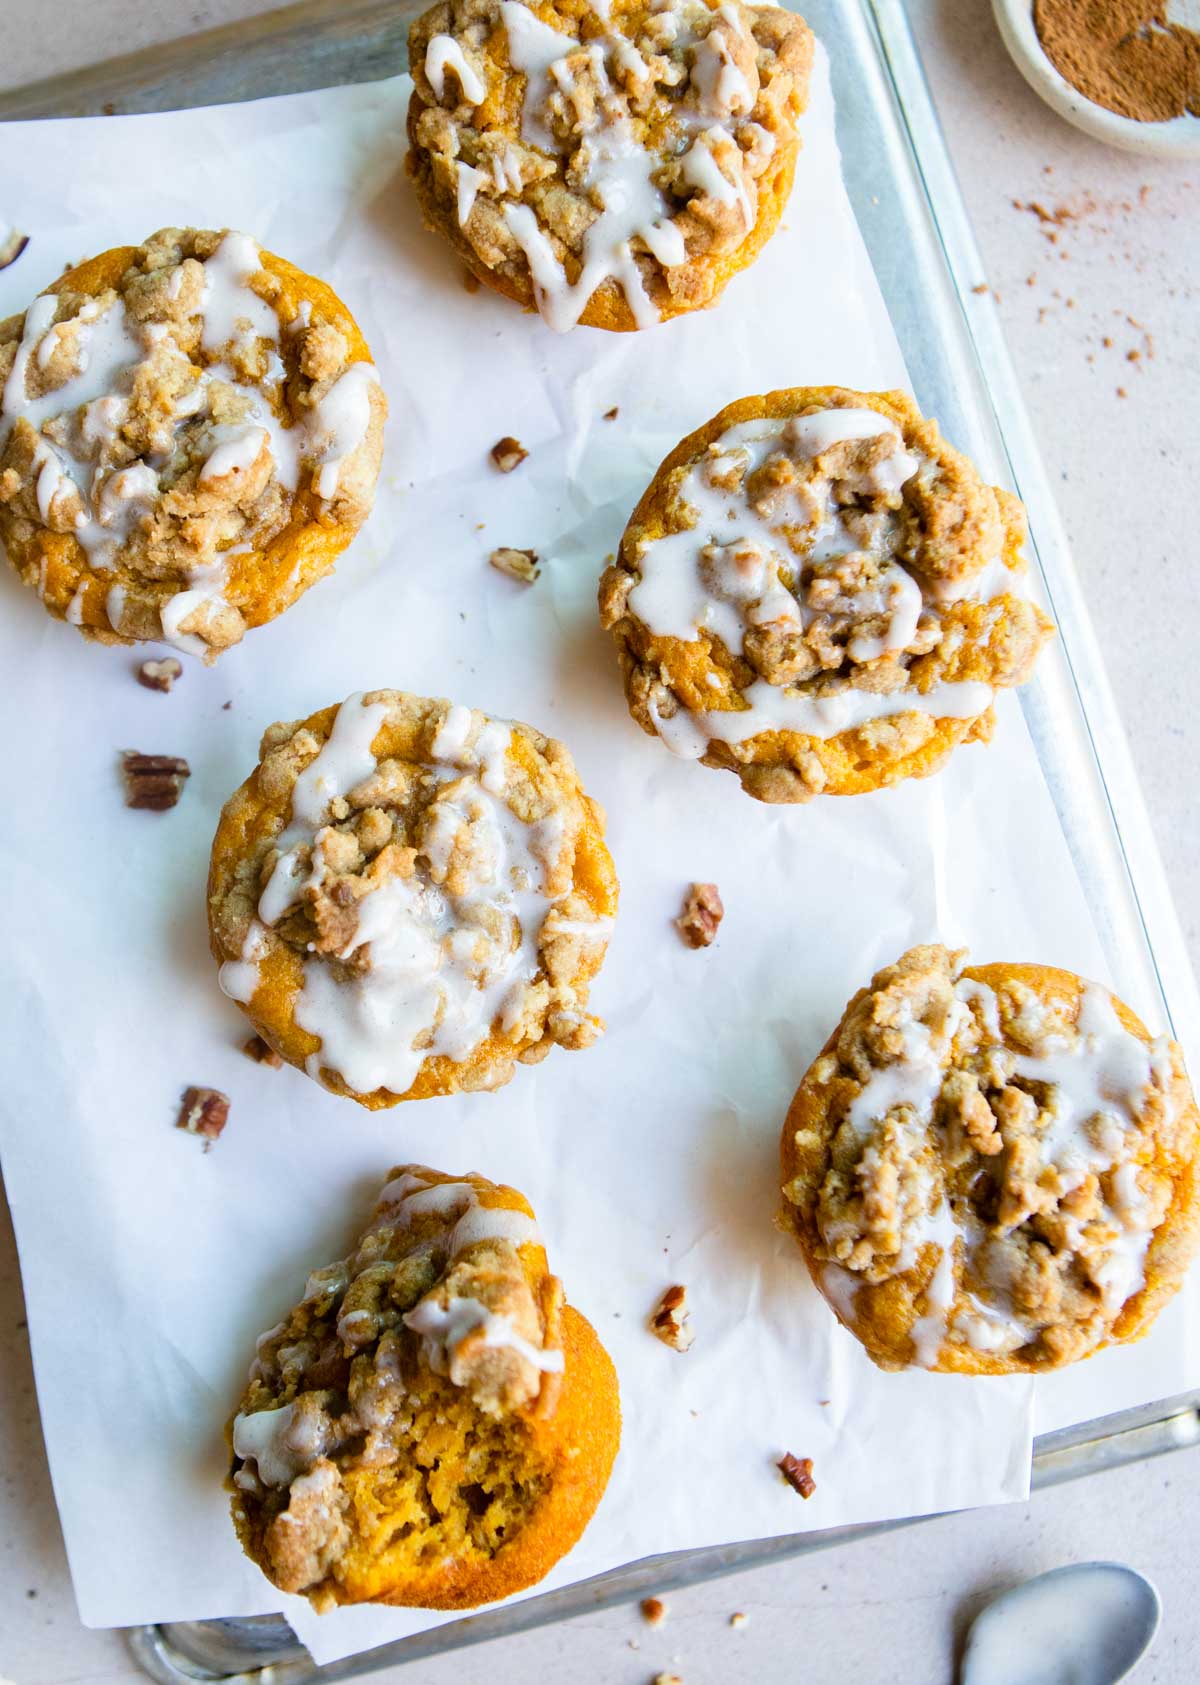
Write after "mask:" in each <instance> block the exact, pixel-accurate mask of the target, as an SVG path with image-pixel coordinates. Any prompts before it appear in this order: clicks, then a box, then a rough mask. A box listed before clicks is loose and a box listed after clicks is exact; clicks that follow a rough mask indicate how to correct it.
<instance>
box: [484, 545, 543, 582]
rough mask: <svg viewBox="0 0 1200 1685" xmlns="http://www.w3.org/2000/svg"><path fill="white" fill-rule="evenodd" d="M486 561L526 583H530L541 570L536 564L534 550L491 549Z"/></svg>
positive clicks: (501, 571)
mask: <svg viewBox="0 0 1200 1685" xmlns="http://www.w3.org/2000/svg"><path fill="white" fill-rule="evenodd" d="M488 561H489V562H490V563H491V564H492V566H493V567H494V568H496V569H497V570H498V571H499V572H500V573H506V574H507V575H508V577H509V578H510V579H519V580H521V581H522V582H523V583H524V584H526V585H532V584H533V582H534V580H535V579H536V578H537V576H538V574H539V573H540V572H541V571H542V570H541V568H540V567H539V566H538V557H537V551H536V550H493V551H492V553H491V555H490V556H489V557H488Z"/></svg>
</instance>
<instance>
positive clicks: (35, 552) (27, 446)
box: [0, 228, 386, 656]
mask: <svg viewBox="0 0 1200 1685" xmlns="http://www.w3.org/2000/svg"><path fill="white" fill-rule="evenodd" d="M117 255H119V254H117ZM107 269H109V270H113V272H112V273H111V274H110V275H108V274H107V271H106V268H105V259H104V258H100V259H96V260H94V261H93V262H92V263H91V264H85V265H83V266H81V268H80V269H79V270H76V271H72V273H71V274H69V275H68V276H67V277H66V278H65V280H64V281H63V282H62V283H61V284H60V286H59V287H58V288H57V289H56V290H54V291H53V292H49V293H43V294H42V295H41V296H40V297H39V298H37V299H35V300H34V302H33V304H32V305H31V306H30V307H29V309H28V310H27V311H26V312H25V314H24V315H23V316H17V317H12V318H10V319H9V320H8V321H6V322H4V323H0V386H2V387H3V399H2V401H0V537H3V539H4V541H5V544H6V546H7V547H8V550H9V553H10V555H11V558H12V560H13V563H14V565H15V566H17V568H18V569H19V571H20V572H21V573H22V576H23V577H27V578H28V580H29V581H30V582H31V583H33V584H34V585H35V586H36V587H37V588H38V590H39V592H40V594H41V595H42V597H43V600H44V601H45V602H46V604H47V606H48V607H50V608H52V609H53V610H55V611H56V612H62V613H63V614H64V615H65V617H66V618H67V619H68V620H71V621H73V623H75V624H77V625H79V626H80V627H81V628H82V629H83V630H84V631H86V632H88V633H90V634H91V635H94V636H100V637H103V638H112V637H120V638H123V639H138V638H154V639H165V640H167V641H169V642H172V643H174V644H176V645H177V646H178V647H180V648H182V649H185V650H188V651H189V652H191V653H194V654H199V655H204V656H209V655H211V654H213V653H215V652H217V651H219V650H221V649H225V648H227V647H228V646H229V645H230V644H233V643H236V642H237V641H238V640H239V639H240V638H241V636H242V634H243V632H244V630H245V628H246V625H247V624H248V623H253V622H254V621H255V620H256V619H261V618H266V617H268V613H269V612H274V610H270V611H268V610H267V609H266V606H265V604H264V603H262V602H260V601H258V600H256V598H255V593H254V590H253V589H252V587H254V586H255V585H257V586H258V588H259V591H260V594H261V591H262V587H263V585H264V583H265V584H266V585H267V586H268V587H273V586H274V585H275V584H276V583H277V582H275V581H274V580H271V579H269V580H267V581H265V582H264V581H262V580H255V579H254V578H253V577H252V575H253V572H254V570H253V568H252V567H251V565H250V563H251V561H253V559H254V558H255V557H256V556H259V555H261V554H262V553H265V552H267V551H268V550H270V548H271V546H272V545H273V544H278V545H280V546H283V545H284V541H285V539H286V536H287V533H288V529H289V526H290V525H293V524H295V523H297V522H299V524H300V525H303V524H304V523H306V522H308V521H315V522H321V523H323V524H324V526H326V527H327V528H329V529H330V531H332V530H333V529H334V528H341V529H343V530H344V532H345V535H346V536H345V538H344V539H343V540H342V542H343V543H344V542H346V541H348V538H349V536H350V535H351V534H352V533H353V532H354V531H355V530H356V529H357V528H358V526H359V525H361V523H362V521H363V520H364V519H365V517H366V515H367V513H368V511H369V509H370V506H371V500H372V496H373V493H374V485H375V479H376V476H377V474H378V469H379V460H380V454H381V450H382V427H383V418H384V415H385V413H386V406H385V403H384V400H383V396H382V393H381V391H380V390H379V385H378V381H377V378H376V376H375V371H374V368H373V366H372V365H371V363H370V362H369V361H366V360H364V358H363V355H362V352H361V351H359V350H356V349H355V348H354V347H353V346H352V345H351V343H350V339H349V337H348V334H347V332H346V331H343V327H349V326H350V324H349V323H348V320H347V321H346V322H345V323H344V324H343V325H341V326H339V324H338V322H335V321H333V320H331V319H329V317H328V316H326V315H325V314H323V313H322V310H323V306H322V305H318V308H317V309H316V311H314V309H313V306H312V304H311V302H310V301H309V300H308V299H307V298H305V297H304V296H303V283H304V282H305V280H306V278H305V277H303V276H300V275H299V273H298V272H297V271H292V270H290V267H289V266H287V265H283V264H281V263H279V262H278V261H277V260H273V259H266V260H264V258H263V254H262V253H260V251H259V249H258V247H257V246H256V245H255V243H254V241H253V240H251V239H250V238H249V236H247V235H244V234H236V233H230V232H223V233H221V232H213V231H210V230H201V229H194V228H189V229H177V228H166V229H162V230H160V231H159V232H158V233H157V234H155V235H153V236H152V237H151V239H149V240H148V241H147V242H146V243H145V244H144V245H142V246H140V247H138V248H137V249H136V251H134V252H133V254H132V256H131V257H130V259H129V261H128V263H126V264H124V266H123V267H121V268H117V269H113V266H112V265H111V264H109V265H108V266H107ZM106 276H107V279H106ZM339 547H340V546H339ZM296 559H297V558H296V557H294V556H291V555H288V556H287V557H286V558H283V559H282V560H283V562H284V572H286V571H287V570H288V569H290V568H291V567H292V566H293V564H294V563H295V561H296ZM64 590H65V591H66V593H67V596H68V597H69V601H68V602H66V603H65V604H62V603H60V601H59V599H60V597H61V596H62V594H63V592H64Z"/></svg>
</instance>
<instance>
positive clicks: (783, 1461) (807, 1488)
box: [775, 1451, 817, 1498]
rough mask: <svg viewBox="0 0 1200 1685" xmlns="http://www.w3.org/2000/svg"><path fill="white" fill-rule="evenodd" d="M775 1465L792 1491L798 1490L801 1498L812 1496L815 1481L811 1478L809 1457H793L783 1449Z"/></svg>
mask: <svg viewBox="0 0 1200 1685" xmlns="http://www.w3.org/2000/svg"><path fill="white" fill-rule="evenodd" d="M775 1467H776V1468H777V1469H778V1470H779V1472H780V1474H781V1475H782V1476H783V1478H784V1479H785V1480H786V1481H787V1483H788V1485H789V1486H790V1487H791V1489H792V1491H793V1492H799V1494H800V1496H801V1497H802V1498H811V1497H812V1495H813V1493H814V1492H815V1491H816V1489H817V1483H816V1481H815V1480H814V1479H813V1472H812V1458H811V1457H793V1456H792V1453H791V1452H790V1451H785V1452H784V1454H783V1456H782V1457H780V1459H779V1461H778V1462H777V1463H776V1465H775Z"/></svg>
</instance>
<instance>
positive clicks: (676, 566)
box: [628, 408, 1014, 759]
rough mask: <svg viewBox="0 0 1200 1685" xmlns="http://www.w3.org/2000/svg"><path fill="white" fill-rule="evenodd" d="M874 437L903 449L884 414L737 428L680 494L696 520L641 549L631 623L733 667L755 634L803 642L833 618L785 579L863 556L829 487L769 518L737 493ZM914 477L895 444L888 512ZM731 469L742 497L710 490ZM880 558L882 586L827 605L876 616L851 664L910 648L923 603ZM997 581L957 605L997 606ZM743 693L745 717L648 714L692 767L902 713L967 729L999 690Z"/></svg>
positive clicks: (981, 584)
mask: <svg viewBox="0 0 1200 1685" xmlns="http://www.w3.org/2000/svg"><path fill="white" fill-rule="evenodd" d="M881 434H890V435H892V436H893V437H894V438H896V439H897V440H898V441H899V440H900V432H899V429H898V428H897V426H896V425H895V423H894V422H892V421H891V420H890V418H889V417H887V416H884V415H881V414H880V413H879V412H878V411H876V410H871V409H853V408H830V409H827V410H822V411H818V412H816V413H815V414H813V415H807V416H798V417H793V418H791V419H790V420H787V421H772V420H759V421H749V422H742V423H739V424H737V425H735V426H734V427H731V428H729V429H728V430H727V431H726V432H725V433H724V434H723V435H722V436H721V438H720V439H719V440H717V441H716V442H715V443H714V445H713V446H712V447H711V448H710V451H709V453H708V455H707V456H706V457H705V458H703V459H702V460H701V461H700V462H698V463H695V464H693V465H692V467H691V468H689V470H688V472H687V474H686V475H685V477H684V479H683V482H682V484H681V486H680V489H679V492H678V494H677V495H678V499H679V501H680V503H681V504H683V505H684V506H686V507H687V508H688V509H689V510H690V511H691V512H692V513H693V514H694V516H695V521H694V524H693V525H692V526H690V527H685V528H683V529H682V530H680V531H678V532H672V533H667V534H665V535H664V536H663V537H662V538H659V539H655V540H652V541H650V542H646V543H643V545H642V546H641V550H640V553H639V555H638V558H637V566H638V570H639V574H640V577H639V579H638V582H637V583H636V584H635V585H634V586H633V587H632V589H631V590H630V592H629V597H628V604H629V609H630V612H631V613H633V614H635V615H636V616H637V617H638V619H639V620H641V622H642V623H643V624H644V625H645V626H646V627H647V628H648V629H649V630H650V631H651V632H654V633H656V634H658V635H659V636H663V637H672V638H679V639H681V640H684V641H687V642H693V641H695V640H697V639H699V638H700V637H701V636H702V635H703V634H706V633H707V634H708V635H710V636H711V637H713V638H717V639H719V640H720V641H721V643H723V644H724V646H725V647H726V649H728V650H729V651H730V653H731V654H734V655H738V656H740V655H743V654H744V652H745V635H746V632H747V630H748V629H749V628H750V627H770V626H776V627H781V628H784V629H788V630H794V631H795V632H797V633H799V632H802V631H803V630H804V629H805V628H806V627H807V626H809V625H810V624H811V623H812V622H813V621H814V620H815V619H817V618H818V617H819V615H824V614H825V613H827V612H828V611H827V610H825V609H822V610H820V611H814V610H812V609H811V608H809V607H808V606H807V605H805V604H803V603H802V602H801V600H800V598H799V596H798V595H797V591H798V589H799V587H798V584H796V585H793V583H791V582H794V581H798V579H799V576H800V572H801V569H802V568H803V566H804V565H805V563H807V562H818V561H826V560H828V559H830V558H831V557H835V556H840V555H849V554H851V553H854V552H856V551H857V550H858V545H857V543H856V541H855V539H854V537H853V536H852V535H851V533H850V532H849V531H848V529H847V527H846V525H845V521H844V519H843V516H842V513H841V511H840V510H839V509H838V508H837V507H836V505H834V504H833V502H832V501H831V500H830V499H829V497H828V488H826V500H825V502H824V505H823V506H822V507H817V508H809V507H801V506H798V505H795V506H794V505H791V504H789V505H788V506H787V507H783V508H779V509H777V510H775V511H773V512H772V513H771V514H770V515H766V514H762V513H760V512H759V511H758V510H756V509H755V508H753V507H751V504H750V502H749V500H748V498H747V496H746V493H745V491H744V489H743V488H744V484H745V480H746V478H747V477H748V476H749V475H750V474H752V473H754V471H755V470H756V469H758V468H760V467H761V466H762V465H763V463H764V462H766V460H767V459H768V458H769V457H770V456H771V455H773V454H774V453H776V452H779V451H783V452H785V453H786V454H787V455H789V456H791V457H792V458H793V459H795V458H798V457H799V458H809V459H812V460H817V461H819V459H820V457H821V455H822V454H823V453H824V452H825V451H827V450H829V449H830V448H831V447H832V446H834V445H836V444H838V443H840V442H842V441H844V440H848V439H870V438H875V437H878V436H879V435H881ZM919 468H920V459H919V458H918V457H917V456H916V455H914V454H913V453H912V452H910V451H908V450H907V449H905V448H904V447H903V445H902V444H900V446H899V448H897V449H895V450H894V451H893V452H892V454H891V455H890V456H888V457H885V458H884V459H882V460H881V461H880V462H879V463H877V464H875V465H874V467H873V469H872V470H871V471H870V472H871V481H870V489H871V490H872V491H874V492H876V493H878V494H882V495H884V496H885V497H887V498H889V499H890V500H892V501H895V500H897V499H898V498H899V496H900V492H901V488H902V487H903V485H904V484H905V482H906V481H907V480H908V479H910V478H911V477H912V476H913V475H914V474H916V473H917V472H918V471H919ZM739 470H740V477H739V479H738V484H737V487H736V489H733V490H730V489H727V487H723V486H722V485H721V484H719V483H718V481H719V480H722V479H724V480H728V478H729V476H730V475H731V474H735V475H736V474H738V472H739ZM785 526H788V527H789V528H790V529H791V530H792V532H793V535H794V537H795V540H796V542H797V543H798V544H799V546H800V548H799V550H797V549H793V547H792V544H791V543H789V541H788V537H787V535H786V534H785V532H784V530H783V529H784V527H785ZM885 543H886V539H885ZM875 560H876V563H877V567H878V570H879V575H880V583H879V584H877V585H875V584H873V585H871V586H870V587H868V588H865V589H864V590H862V591H860V592H859V593H858V594H857V595H856V596H850V597H839V598H838V599H837V602H836V604H835V609H836V611H837V612H839V613H840V612H851V613H854V614H856V615H859V616H862V617H864V618H865V617H867V616H870V617H876V616H882V617H883V620H884V630H883V631H882V632H877V633H871V634H867V633H857V634H855V635H853V636H852V637H851V638H850V640H849V643H848V646H847V652H848V654H849V656H850V658H851V660H852V661H853V662H855V663H859V664H862V663H866V662H870V661H873V660H876V659H878V658H879V657H881V656H884V655H887V654H889V653H890V652H893V651H895V650H902V649H904V648H905V647H906V646H907V645H908V643H909V642H910V640H911V639H912V637H913V634H914V632H915V631H916V627H917V622H918V620H919V618H920V616H921V614H922V613H923V612H924V610H925V609H926V607H927V606H929V605H928V603H927V601H926V593H925V591H924V589H923V587H922V584H921V582H920V581H919V580H918V579H917V578H916V577H914V575H913V574H911V573H910V572H909V571H908V569H907V568H905V567H904V566H902V565H901V564H900V563H899V562H898V561H895V560H894V559H892V558H891V557H890V556H889V555H888V554H887V553H886V551H884V552H881V553H880V554H879V555H878V556H877V557H876V558H875ZM781 569H782V570H783V572H782V573H781ZM1003 572H1004V576H1005V577H1004V578H996V577H994V576H992V575H990V574H989V576H988V577H987V578H986V579H975V580H971V581H968V582H967V584H966V585H965V586H960V587H959V588H958V590H957V593H956V595H957V596H958V597H967V596H974V595H976V594H977V593H979V594H982V593H983V592H989V593H990V592H991V590H992V589H993V588H994V589H995V593H996V594H997V595H998V594H1001V593H1002V592H1004V591H1006V590H1008V591H1011V590H1012V589H1013V588H1014V582H1013V577H1012V575H1011V573H1010V571H1009V570H1007V569H1005V570H1003ZM785 574H786V576H787V577H786V578H785V577H784V575H785ZM950 595H951V594H950V593H948V592H947V591H945V590H942V591H941V592H939V593H938V594H937V596H936V601H937V602H939V603H944V602H946V601H947V600H950ZM932 600H933V593H930V601H932ZM985 600H989V599H987V598H985ZM718 686H719V680H718ZM741 694H742V698H743V700H744V701H745V702H747V703H748V704H749V707H748V709H746V710H744V711H740V710H739V711H733V710H721V709H714V710H695V711H688V710H686V709H683V708H682V707H680V708H677V710H676V712H675V713H674V714H673V715H669V714H666V713H664V711H663V710H662V707H661V705H660V704H659V703H658V702H656V701H655V700H653V699H652V700H651V703H650V712H651V715H652V717H653V719H654V724H655V727H656V729H657V730H658V732H659V734H660V736H661V737H662V738H663V741H664V742H665V743H666V745H667V747H668V748H669V749H670V750H672V752H673V753H675V754H676V755H680V756H682V757H683V758H685V759H695V758H698V757H699V756H701V755H703V754H704V753H705V751H706V750H707V748H708V745H709V744H710V743H711V742H724V743H744V742H747V741H748V740H749V739H750V738H752V737H754V736H756V735H758V734H759V733H760V732H767V731H795V732H800V733H804V734H805V735H807V736H811V737H816V738H829V737H833V736H836V735H837V734H838V733H839V732H842V731H848V730H851V729H853V728H854V727H856V726H859V725H863V724H865V723H866V722H867V721H869V720H875V719H884V718H892V717H895V716H897V715H900V714H905V713H922V714H928V715H932V716H933V717H934V718H936V719H974V718H977V717H978V716H979V715H981V714H983V713H984V712H985V711H986V709H987V708H988V706H989V705H990V703H991V701H992V695H993V692H992V688H991V686H990V685H987V684H985V683H983V682H981V681H978V680H963V681H958V682H943V683H938V684H935V685H933V686H932V687H931V688H930V689H929V690H927V691H925V692H924V693H922V692H920V691H917V690H916V689H903V690H895V691H891V692H887V693H881V692H875V691H865V690H861V689H858V688H857V687H855V686H854V685H853V681H852V678H851V679H850V681H849V682H846V683H844V684H843V685H842V686H841V687H838V686H837V685H836V683H835V684H834V685H831V686H830V687H829V688H828V690H827V693H826V694H825V695H824V696H814V695H812V694H810V693H809V692H807V691H805V690H804V689H800V688H795V689H790V688H787V687H785V686H779V685H773V684H770V683H769V682H768V681H767V680H765V679H758V680H756V681H755V682H754V683H753V684H752V685H751V686H750V687H749V688H748V689H747V690H746V691H744V692H742V693H741Z"/></svg>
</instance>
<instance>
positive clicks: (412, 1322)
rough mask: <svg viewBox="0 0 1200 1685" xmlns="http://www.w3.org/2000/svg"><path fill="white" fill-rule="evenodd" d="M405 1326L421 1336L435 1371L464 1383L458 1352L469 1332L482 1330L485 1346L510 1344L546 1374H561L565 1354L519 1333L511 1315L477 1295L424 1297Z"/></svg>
mask: <svg viewBox="0 0 1200 1685" xmlns="http://www.w3.org/2000/svg"><path fill="white" fill-rule="evenodd" d="M404 1323H405V1326H406V1327H408V1328H411V1329H412V1330H413V1332H414V1333H415V1334H419V1335H420V1336H421V1352H422V1355H423V1357H424V1359H425V1361H426V1363H428V1365H429V1367H430V1368H431V1369H432V1370H433V1372H434V1374H435V1375H448V1376H449V1378H450V1379H451V1380H452V1381H453V1382H454V1383H455V1384H456V1385H461V1382H460V1380H459V1375H458V1365H457V1363H456V1356H457V1351H458V1348H459V1347H460V1346H461V1344H462V1342H463V1341H464V1340H465V1339H466V1338H467V1337H468V1335H471V1334H474V1333H475V1332H476V1330H482V1333H483V1343H484V1345H485V1346H495V1347H502V1348H507V1349H508V1350H510V1351H515V1352H516V1353H517V1355H518V1356H519V1357H523V1358H524V1359H525V1361H526V1363H531V1364H532V1365H533V1367H534V1368H535V1369H538V1370H541V1371H542V1372H543V1373H547V1374H561V1373H562V1368H563V1354H562V1352H561V1351H558V1350H556V1349H555V1348H554V1347H551V1348H550V1349H549V1350H546V1351H543V1349H542V1348H541V1347H540V1346H535V1345H533V1344H532V1343H531V1342H530V1341H529V1340H526V1339H525V1338H524V1337H523V1336H522V1335H520V1334H518V1333H517V1331H516V1329H515V1328H514V1327H513V1325H512V1323H511V1321H510V1320H509V1318H508V1317H506V1316H504V1315H503V1314H501V1313H500V1312H498V1311H490V1310H488V1308H487V1306H486V1305H484V1304H481V1303H480V1302H479V1300H478V1299H469V1298H463V1299H458V1298H454V1299H451V1300H450V1302H449V1304H448V1305H440V1304H438V1302H437V1300H436V1299H422V1300H421V1302H420V1304H418V1305H414V1307H413V1309H412V1310H411V1311H406V1312H405V1313H404Z"/></svg>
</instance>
